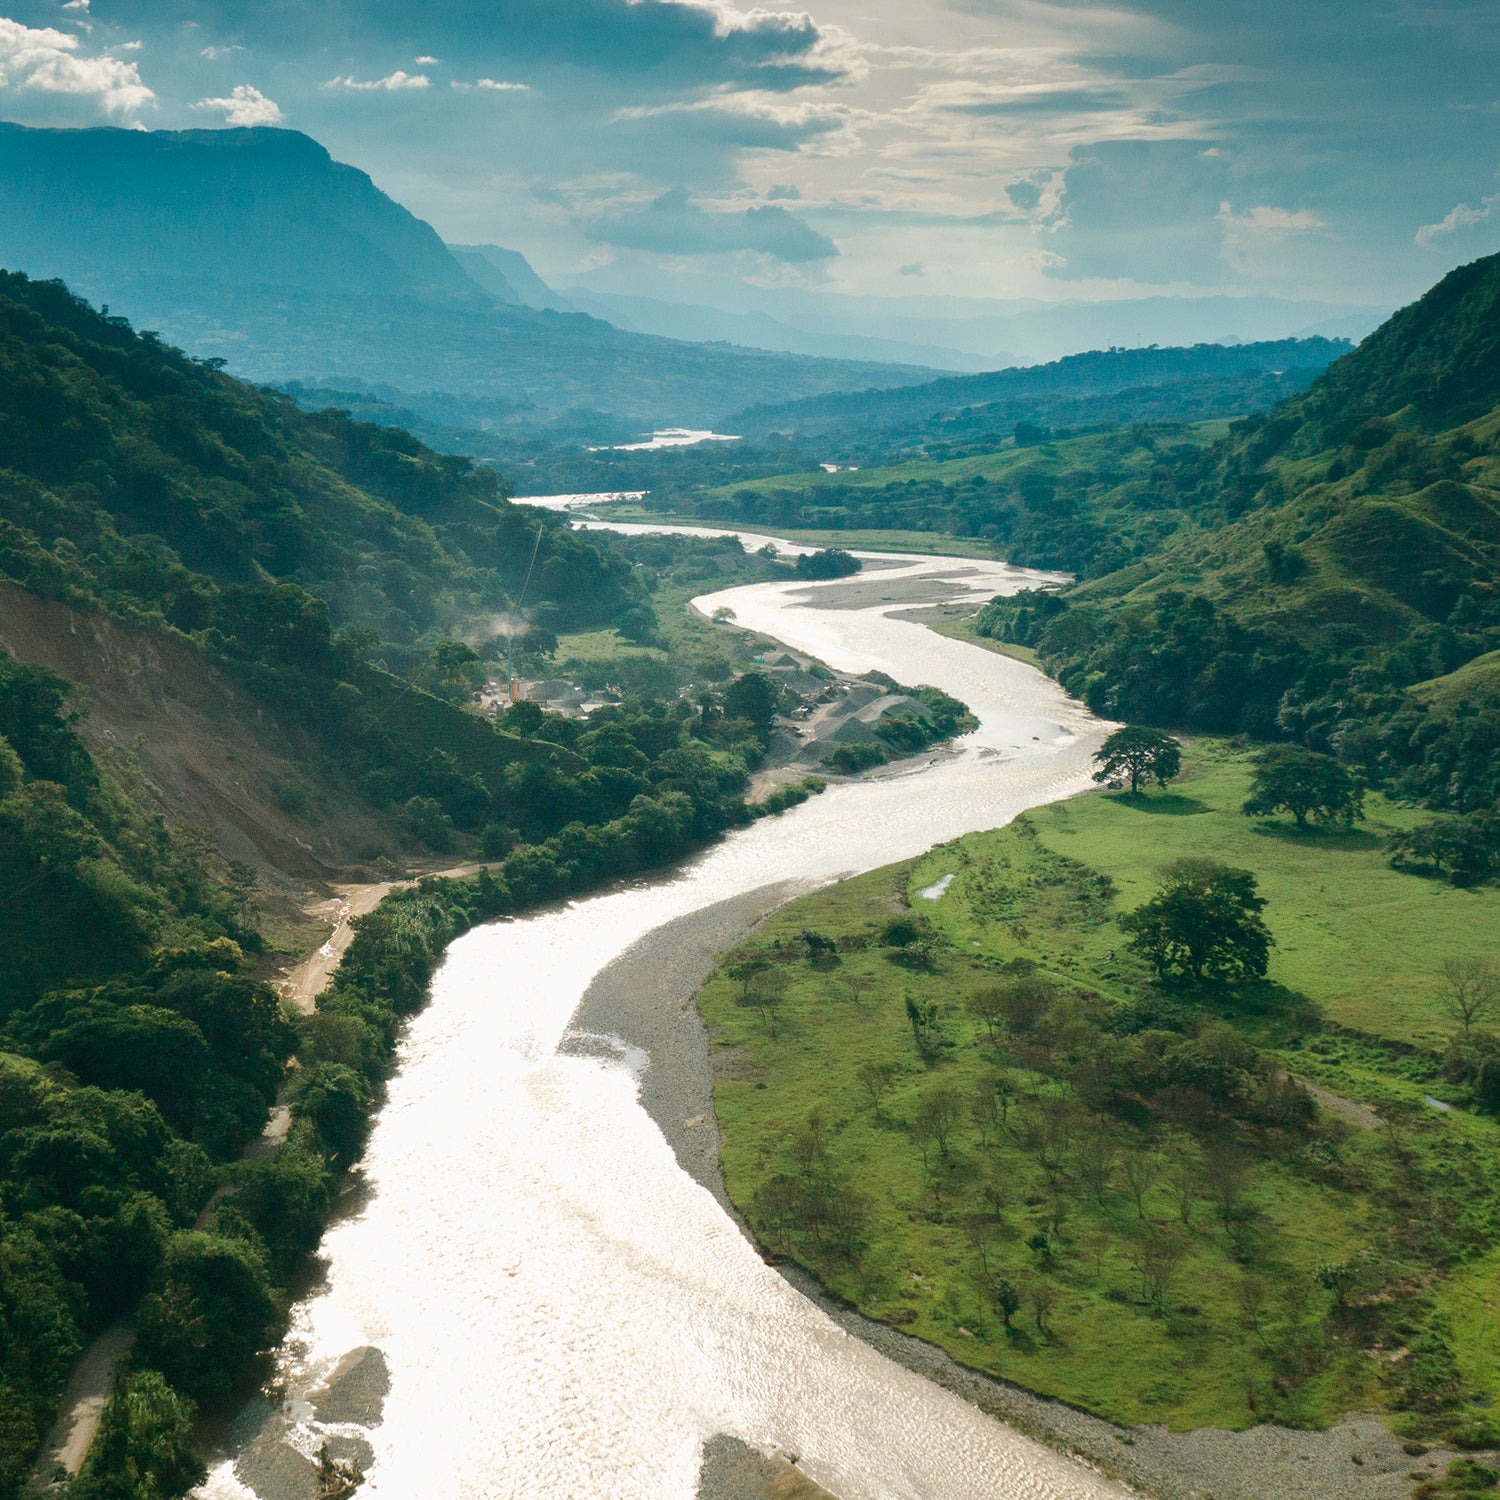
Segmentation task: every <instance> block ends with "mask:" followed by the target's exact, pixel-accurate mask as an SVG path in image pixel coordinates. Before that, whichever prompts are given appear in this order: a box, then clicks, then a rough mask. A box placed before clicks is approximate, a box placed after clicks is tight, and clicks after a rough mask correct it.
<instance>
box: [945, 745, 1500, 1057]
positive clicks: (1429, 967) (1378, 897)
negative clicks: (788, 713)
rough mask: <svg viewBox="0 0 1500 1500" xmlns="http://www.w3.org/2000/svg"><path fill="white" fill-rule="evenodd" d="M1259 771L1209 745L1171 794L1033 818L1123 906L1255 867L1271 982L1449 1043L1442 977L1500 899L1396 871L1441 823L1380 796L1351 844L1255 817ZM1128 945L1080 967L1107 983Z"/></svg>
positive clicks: (1105, 945)
mask: <svg viewBox="0 0 1500 1500" xmlns="http://www.w3.org/2000/svg"><path fill="white" fill-rule="evenodd" d="M1249 775H1250V757H1249V756H1248V755H1247V754H1245V753H1243V752H1240V751H1236V750H1233V749H1231V748H1230V747H1228V746H1227V745H1224V744H1223V743H1222V742H1216V741H1212V740H1202V741H1199V742H1197V744H1196V745H1195V746H1194V748H1193V751H1192V753H1191V755H1190V756H1189V757H1188V772H1187V775H1186V776H1184V777H1183V779H1182V780H1180V781H1178V782H1176V783H1174V785H1173V788H1172V794H1171V796H1170V797H1163V796H1162V794H1160V793H1157V794H1154V795H1149V796H1145V797H1142V798H1140V799H1138V800H1136V799H1132V798H1130V797H1129V796H1128V795H1126V794H1124V793H1106V794H1105V795H1103V796H1092V797H1082V798H1075V799H1072V800H1070V801H1066V802H1057V803H1053V804H1051V805H1050V806H1049V807H1046V808H1044V809H1041V810H1040V811H1039V812H1037V813H1036V814H1035V815H1034V816H1033V822H1034V824H1035V827H1036V830H1037V836H1038V837H1039V838H1040V839H1041V841H1042V843H1043V844H1044V845H1046V847H1048V848H1049V849H1052V850H1054V851H1056V852H1057V853H1059V854H1062V855H1066V856H1067V857H1069V858H1071V859H1077V860H1082V861H1083V862H1084V863H1086V864H1088V865H1090V866H1092V867H1093V868H1094V869H1097V870H1102V871H1104V872H1106V873H1107V874H1109V875H1110V876H1111V877H1112V878H1113V879H1114V881H1115V883H1116V885H1117V886H1118V887H1119V889H1120V896H1121V905H1122V908H1129V907H1133V906H1137V905H1139V904H1140V902H1142V901H1144V900H1145V899H1146V897H1148V896H1149V895H1150V894H1151V892H1152V891H1153V890H1154V889H1155V884H1156V872H1157V871H1158V870H1159V869H1160V867H1161V866H1162V865H1164V864H1167V863H1168V862H1170V861H1171V860H1174V859H1179V858H1182V857H1183V856H1186V855H1208V856H1210V857H1212V858H1215V859H1221V860H1223V861H1224V862H1225V863H1226V864H1229V865H1234V866H1237V867H1239V868H1242V869H1248V870H1252V871H1253V872H1254V873H1255V876H1256V879H1257V880H1258V881H1259V883H1260V888H1261V893H1262V894H1263V895H1264V896H1265V897H1266V898H1267V900H1268V901H1269V903H1270V904H1269V906H1268V908H1267V911H1266V920H1267V923H1268V924H1269V926H1270V928H1271V931H1272V934H1273V935H1274V937H1275V939H1276V948H1275V950H1274V951H1273V954H1272V961H1271V977H1272V978H1273V979H1274V980H1275V981H1276V982H1277V983H1278V984H1281V985H1284V986H1285V987H1286V988H1288V989H1290V990H1295V991H1297V992H1299V993H1301V994H1303V995H1305V996H1307V998H1308V999H1309V1000H1311V1001H1312V1002H1314V1004H1316V1005H1317V1006H1319V1007H1320V1008H1321V1009H1322V1011H1323V1013H1324V1015H1325V1016H1326V1018H1327V1019H1328V1020H1330V1021H1333V1022H1335V1023H1337V1024H1338V1025H1340V1026H1345V1027H1349V1028H1351V1029H1354V1030H1357V1031H1361V1032H1365V1033H1367V1034H1369V1035H1371V1036H1376V1037H1381V1038H1385V1039H1388V1040H1391V1041H1396V1042H1403V1043H1409V1044H1415V1045H1418V1046H1423V1047H1433V1046H1438V1045H1440V1044H1441V1043H1442V1042H1443V1041H1444V1040H1445V1039H1446V1035H1447V1031H1448V1029H1449V1028H1448V1026H1447V1023H1446V1022H1444V1020H1443V1018H1442V1012H1441V1004H1440V985H1439V982H1438V981H1439V978H1440V976H1441V972H1442V966H1443V962H1444V960H1445V959H1447V958H1450V957H1453V956H1462V955H1465V954H1471V955H1473V956H1481V954H1480V952H1479V950H1480V949H1481V948H1482V947H1483V946H1484V935H1485V934H1486V933H1490V934H1493V933H1495V932H1500V890H1496V889H1495V888H1494V887H1488V888H1483V887H1482V888H1478V889H1474V890H1460V889H1457V888H1455V887H1453V886H1450V885H1446V884H1444V883H1442V882H1440V881H1432V880H1419V879H1416V878H1414V877H1412V876H1410V875H1402V874H1399V873H1398V872H1396V871H1394V870H1392V869H1391V868H1390V866H1389V865H1388V864H1387V863H1386V856H1385V853H1384V850H1383V848H1382V844H1383V841H1384V839H1385V838H1386V837H1387V836H1388V835H1390V834H1391V833H1394V832H1396V831H1398V830H1403V829H1407V828H1411V827H1413V826H1415V825H1416V824H1418V823H1421V822H1423V821H1425V819H1426V817H1427V816H1429V815H1427V814H1424V813H1422V812H1420V811H1418V810H1415V809H1410V808H1402V807H1398V806H1396V805H1395V804H1393V803H1391V802H1390V801H1388V800H1387V799H1386V798H1384V797H1381V796H1378V795H1376V796H1371V797H1369V798H1368V799H1367V801H1366V819H1365V821H1364V822H1363V823H1361V824H1359V825H1357V829H1356V831H1355V832H1354V833H1352V834H1346V835H1333V836H1329V835H1321V834H1317V833H1308V834H1303V835H1299V834H1297V833H1296V831H1295V830H1294V829H1293V827H1292V825H1291V822H1290V820H1272V821H1267V820H1258V819H1251V818H1246V817H1243V816H1241V815H1240V814H1239V812H1238V808H1239V806H1240V804H1241V803H1242V802H1243V801H1244V799H1245V797H1246V796H1247V795H1248V790H1249ZM981 837H984V836H981ZM934 867H935V865H934ZM961 900H962V897H961V893H960V897H959V900H958V901H955V902H954V904H953V906H952V907H948V906H947V903H944V906H945V910H944V913H943V915H942V918H941V920H942V921H943V922H944V923H945V924H946V923H950V922H953V921H955V920H957V915H958V913H959V912H960V911H961V909H962V908H961ZM950 912H951V913H953V915H951V916H950V914H949V913H950ZM1118 948H1119V941H1118V934H1116V933H1115V932H1114V930H1113V929H1112V928H1108V929H1104V930H1102V931H1100V932H1099V933H1098V934H1097V935H1095V936H1094V937H1093V938H1091V939H1088V938H1086V939H1084V940H1082V941H1081V943H1080V945H1079V959H1080V960H1081V962H1082V963H1083V964H1085V965H1086V966H1087V967H1089V968H1090V969H1093V970H1097V971H1099V972H1101V973H1106V974H1107V973H1108V969H1109V960H1108V954H1109V953H1110V951H1112V950H1115V951H1118Z"/></svg>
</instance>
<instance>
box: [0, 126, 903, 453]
mask: <svg viewBox="0 0 1500 1500" xmlns="http://www.w3.org/2000/svg"><path fill="white" fill-rule="evenodd" d="M469 248H471V249H473V248H475V247H469ZM478 254H479V255H480V256H481V257H482V258H483V266H482V269H483V270H484V272H485V274H486V276H487V277H489V279H490V287H489V288H488V289H487V288H485V287H482V286H481V285H480V284H479V282H478V281H476V280H475V278H474V277H472V276H471V275H470V274H469V273H468V272H467V271H466V270H465V269H464V267H463V266H461V265H460V264H459V262H458V260H457V259H455V257H454V255H453V254H452V252H450V250H449V249H448V247H447V246H445V245H444V244H443V242H442V240H441V239H440V238H439V236H438V235H437V233H436V231H435V230H433V228H432V227H431V226H430V225H428V224H425V223H424V222H423V221H422V220H420V219H418V218H416V217H415V216H414V215H412V214H410V213H409V212H407V210H406V209H404V208H402V207H401V206H400V205H399V204H398V203H395V202H394V201H392V200H391V199H390V198H388V197H387V196H386V195H385V194H384V193H382V192H381V191H380V190H379V189H378V188H377V187H376V186H375V184H374V183H373V182H371V180H370V179H369V177H368V176H367V175H366V174H365V173H363V172H361V171H359V170H357V169H356V168H353V167H349V166H345V165H343V164H341V163H339V162H335V161H334V160H333V159H332V158H331V157H330V156H329V154H328V152H327V151H325V150H324V149H323V147H322V146H320V145H318V144H317V142H315V141H313V140H310V139H309V138H308V137H307V136H304V135H301V134H299V133H297V132H295V131H288V130H274V129H240V130H214V131H156V132H150V131H132V130H113V129H96V130H31V129H26V128H24V127H21V126H15V125H7V126H4V127H0V264H3V265H6V266H9V267H10V268H12V269H15V270H21V271H25V272H27V273H29V274H31V275H34V276H40V277H59V278H61V279H63V280H65V281H67V282H68V284H69V285H70V286H72V287H73V288H74V289H75V290H76V291H78V292H81V293H83V294H84V295H87V296H89V297H90V298H92V299H94V300H95V301H98V302H102V303H107V304H109V305H110V307H111V308H112V309H113V310H114V311H115V312H116V313H120V314H123V315H124V316H126V317H128V318H129V319H130V320H131V321H132V322H133V323H135V324H136V325H137V326H140V327H147V328H153V329H155V330H157V331H158V332H159V333H160V334H161V335H162V336H163V337H164V338H166V339H167V340H168V341H170V342H172V343H175V344H178V345H180V346H181V347H183V348H184V349H186V350H188V351H189V352H191V353H193V354H195V355H198V356H200V357H220V358H223V359H224V360H226V361H227V363H228V364H229V366H230V367H231V368H232V369H234V370H235V372H236V373H238V374H240V375H243V376H245V377H248V378H249V379H252V380H260V381H287V380H293V379H307V380H310V381H312V382H314V383H328V382H334V383H337V384H345V385H347V384H350V383H352V382H356V381H358V382H365V383H370V384H379V383H385V384H389V385H392V386H395V387H397V388H399V389H401V390H403V391H406V392H418V393H420V392H435V393H439V394H440V397H441V396H445V395H452V396H457V397H460V398H463V399H465V400H468V401H478V402H479V403H480V404H481V405H482V406H483V408H484V410H485V418H484V424H485V425H490V424H511V425H520V426H523V427H525V426H534V427H544V428H545V427H550V426H551V425H552V424H553V423H554V422H555V420H556V418H557V417H558V416H559V415H560V414H563V413H569V412H580V411H581V412H586V413H594V414H596V415H595V416H590V417H587V418H585V419H583V420H582V421H581V422H579V421H575V422H574V425H575V426H577V425H581V426H582V428H583V429H584V430H585V431H592V430H594V429H595V428H597V429H598V430H599V431H601V433H603V434H605V435H606V436H612V435H613V434H614V433H615V432H616V431H617V430H618V429H619V427H620V425H621V424H622V423H623V424H625V425H626V426H627V427H630V428H632V429H643V428H644V429H649V428H651V427H655V426H677V425H684V426H694V427H701V426H710V425H712V424H713V423H715V422H716V421H718V420H720V419H721V418H722V417H723V416H724V415H725V414H726V413H727V412H729V411H732V410H735V409H737V408H738V407H741V406H743V405H744V404H745V402H746V401H747V400H773V399H784V398H785V397H786V396H788V395H798V396H800V395H810V394H813V393H815V392H817V391H828V390H847V389H862V388H864V387H867V386H871V385H875V386H884V385H893V384H900V383H902V382H907V381H911V380H916V379H922V378H925V377H926V375H928V374H930V373H931V372H930V371H926V370H920V369H914V368H901V367H897V366H893V365H883V364H877V363H874V362H862V363H861V362H852V361H835V360H815V359H810V358H805V357H799V356H788V355H776V354H769V353H765V352H761V351H755V350H742V349H737V348H732V347H726V346H723V345H713V346H706V345H692V344H682V343H674V342H671V341H668V340H665V339H659V338H648V337H643V336H641V335H639V334H632V333H626V332H622V331H621V330H619V329H616V328H613V327H611V326H610V325H609V324H607V323H605V322H602V321H600V320H598V319H595V318H590V317H586V316H584V315H582V314H579V313H559V312H557V311H552V310H549V309H547V308H543V309H540V310H538V309H537V308H535V307H532V306H529V305H521V304H525V303H527V302H528V300H529V299H531V298H540V296H541V293H539V292H538V291H537V287H538V286H541V283H540V282H539V281H537V280H536V278H535V277H534V276H533V275H532V274H531V272H530V268H529V267H526V266H525V263H524V261H523V260H522V259H521V257H519V256H511V255H509V254H508V253H507V252H504V251H499V250H497V249H495V248H494V247H478ZM497 257H498V259H497ZM471 264H475V262H474V261H472V259H471ZM502 287H503V288H506V289H508V290H509V292H510V298H509V299H508V300H507V299H506V298H505V297H504V296H503V293H502V292H501V288H502ZM542 292H546V288H545V287H542ZM423 400H424V398H423V397H422V396H421V395H416V396H413V397H412V401H413V403H414V404H416V405H417V407H418V409H421V402H422V401H423ZM591 424H592V425H591Z"/></svg>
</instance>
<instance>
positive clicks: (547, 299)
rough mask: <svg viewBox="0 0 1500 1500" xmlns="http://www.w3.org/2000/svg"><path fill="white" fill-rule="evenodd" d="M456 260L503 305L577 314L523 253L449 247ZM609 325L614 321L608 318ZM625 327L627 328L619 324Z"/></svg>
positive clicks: (498, 248) (484, 247)
mask: <svg viewBox="0 0 1500 1500" xmlns="http://www.w3.org/2000/svg"><path fill="white" fill-rule="evenodd" d="M448 248H449V250H451V251H452V252H453V258H454V259H455V260H456V261H457V262H458V263H459V265H461V266H462V267H463V268H464V270H466V271H467V272H468V273H469V275H470V276H472V277H473V278H474V280H475V281H477V282H478V283H479V285H480V286H482V287H483V288H484V289H485V291H487V292H489V293H491V294H492V295H493V296H496V297H498V298H499V299H500V300H501V301H502V302H519V303H520V304H521V305H522V306H523V307H535V308H537V309H542V308H550V309H551V310H552V311H553V312H577V311H578V310H579V309H578V308H577V307H576V306H575V305H574V304H573V303H571V302H569V301H568V299H567V298H566V297H561V296H559V295H558V294H557V293H556V292H554V291H553V290H552V288H551V287H550V286H548V285H547V283H546V282H545V281H543V280H542V278H541V277H540V276H538V275H537V274H536V272H535V271H533V270H532V268H531V262H530V261H529V260H527V259H526V257H525V256H524V255H522V254H521V252H520V251H519V250H506V249H503V248H502V247H501V246H499V245H449V246H448ZM604 321H605V322H612V321H614V320H613V319H611V318H608V317H606V318H605V320H604ZM617 326H625V325H617Z"/></svg>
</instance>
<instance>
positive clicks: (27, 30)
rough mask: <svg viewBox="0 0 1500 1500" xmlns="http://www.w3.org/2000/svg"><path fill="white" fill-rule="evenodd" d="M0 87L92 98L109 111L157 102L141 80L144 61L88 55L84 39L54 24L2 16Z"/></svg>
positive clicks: (125, 111)
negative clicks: (84, 52)
mask: <svg viewBox="0 0 1500 1500" xmlns="http://www.w3.org/2000/svg"><path fill="white" fill-rule="evenodd" d="M0 88H14V89H31V90H35V91H36V92H38V93H43V94H73V95H78V96H82V97H86V98H91V99H92V100H94V102H95V103H96V104H97V105H98V106H99V108H101V109H103V110H105V111H106V112H107V113H109V114H114V115H124V114H130V113H131V112H132V111H134V110H138V109H141V108H143V107H144V106H145V105H147V104H152V103H154V102H155V101H156V95H155V94H154V93H152V91H151V90H150V89H149V88H147V87H146V85H145V84H144V83H142V82H141V74H140V67H139V64H137V63H133V62H122V61H121V60H120V59H119V58H118V57H111V56H109V54H107V53H105V54H101V55H100V56H98V57H82V56H80V55H79V51H78V38H77V37H76V36H72V35H70V34H69V33H68V32H65V31H55V30H53V29H52V28H51V27H40V28H34V27H30V26H22V25H21V24H20V23H19V22H17V21H11V20H7V19H6V18H5V17H3V16H0Z"/></svg>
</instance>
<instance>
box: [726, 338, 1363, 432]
mask: <svg viewBox="0 0 1500 1500" xmlns="http://www.w3.org/2000/svg"><path fill="white" fill-rule="evenodd" d="M1349 348H1350V345H1349V344H1348V343H1347V342H1346V341H1343V340H1337V341H1335V340H1332V339H1325V338H1311V339H1278V340H1275V341H1273V342H1269V343H1261V344H1196V345H1193V346H1192V347H1190V348H1182V349H1178V348H1173V349H1158V348H1156V347H1155V346H1154V345H1153V346H1152V347H1151V348H1149V349H1103V350H1096V351H1094V352H1092V353H1088V354H1071V355H1068V356H1067V357H1066V358H1064V359H1058V360H1053V361H1052V362H1051V363H1050V364H1044V365H1031V366H1026V367H1024V368H1020V369H1011V370H993V371H990V372H988V373H986V374H979V375H957V376H950V377H946V378H943V379H938V380H933V381H929V382H928V383H926V384H924V385H911V386H905V387H903V388H901V389H899V390H869V391H857V392H835V393H832V394H829V395H820V396H811V397H805V398H803V399H802V400H799V401H787V402H780V403H778V404H776V405H774V406H759V407H754V408H752V409H750V410H748V411H743V412H739V413H737V414H736V416H735V418H734V423H735V427H736V430H740V431H744V432H747V433H768V432H797V433H801V434H804V435H808V434H815V433H840V434H844V435H848V434H850V433H852V432H869V431H877V430H879V431H886V432H893V431H900V430H903V429H914V428H917V427H927V426H930V425H931V424H932V423H934V422H939V423H941V425H942V426H943V427H944V428H945V429H946V431H947V432H948V434H949V435H957V434H958V433H960V432H982V431H985V430H986V429H988V428H992V427H993V428H997V429H1001V430H1006V429H1008V428H1010V427H1012V426H1014V424H1015V422H1016V421H1018V420H1021V421H1036V420H1038V418H1039V417H1041V418H1042V419H1043V420H1045V419H1046V416H1047V415H1050V412H1048V411H1047V408H1048V407H1050V406H1052V405H1053V404H1055V403H1057V402H1059V401H1068V402H1073V403H1078V402H1084V401H1087V400H1089V399H1091V398H1097V397H1101V396H1114V395H1115V394H1116V393H1119V392H1126V391H1140V390H1149V389H1152V388H1156V387H1177V386H1179V385H1181V384H1182V383H1184V382H1193V381H1205V380H1220V381H1223V380H1235V379H1237V378H1239V377H1243V376H1246V375H1250V374H1268V375H1282V374H1285V373H1286V372H1288V371H1302V372H1306V373H1305V374H1304V375H1303V376H1302V378H1300V379H1299V380H1297V381H1296V382H1295V384H1294V385H1293V387H1292V388H1293V389H1297V390H1300V389H1301V388H1302V387H1303V386H1304V385H1306V384H1307V381H1308V380H1309V379H1311V376H1312V374H1314V373H1316V372H1317V371H1319V370H1322V369H1323V368H1324V367H1325V366H1327V365H1328V364H1330V363H1331V362H1332V361H1333V360H1335V359H1337V358H1338V357H1339V356H1340V355H1341V354H1346V353H1348V351H1349ZM1230 409H1231V410H1233V408H1232V407H1231V408H1230ZM1170 415H1172V416H1181V415H1185V413H1175V412H1174V413H1171V414H1170ZM1102 416H1103V413H1091V414H1089V415H1087V416H1085V415H1082V414H1081V413H1074V412H1069V413H1067V414H1066V417H1065V420H1069V421H1073V422H1077V421H1080V420H1082V421H1094V422H1097V421H1099V420H1100V419H1101V417H1102ZM1053 420H1058V418H1057V417H1054V418H1053Z"/></svg>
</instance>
